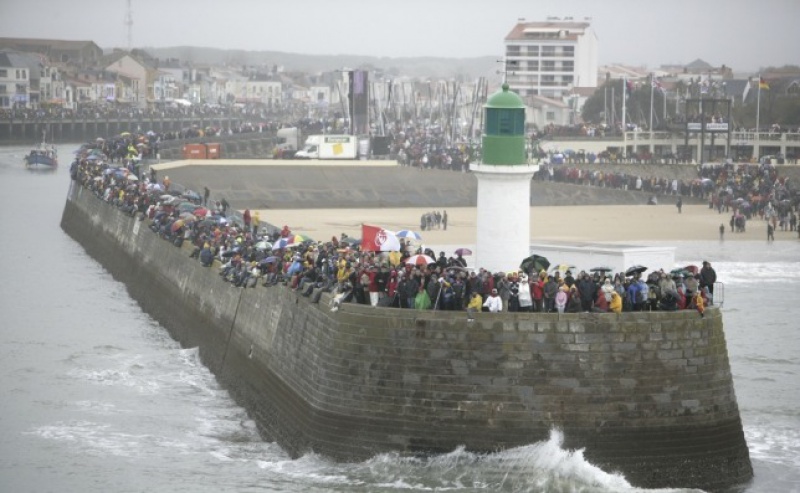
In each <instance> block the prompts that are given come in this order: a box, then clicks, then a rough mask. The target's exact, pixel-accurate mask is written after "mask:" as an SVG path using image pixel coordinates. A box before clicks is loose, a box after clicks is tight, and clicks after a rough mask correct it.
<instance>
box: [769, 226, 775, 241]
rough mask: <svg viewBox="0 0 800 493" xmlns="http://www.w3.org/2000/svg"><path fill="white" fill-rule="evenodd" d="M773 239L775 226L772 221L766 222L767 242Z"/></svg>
mask: <svg viewBox="0 0 800 493" xmlns="http://www.w3.org/2000/svg"><path fill="white" fill-rule="evenodd" d="M770 241H775V227H774V226H773V225H772V223H767V242H770Z"/></svg>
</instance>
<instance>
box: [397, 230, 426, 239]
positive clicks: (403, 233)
mask: <svg viewBox="0 0 800 493" xmlns="http://www.w3.org/2000/svg"><path fill="white" fill-rule="evenodd" d="M394 235H395V236H397V237H398V238H410V239H412V240H421V239H422V236H421V235H420V234H419V233H417V232H415V231H411V230H410V229H401V230H400V231H398V232H396V233H395V234H394Z"/></svg>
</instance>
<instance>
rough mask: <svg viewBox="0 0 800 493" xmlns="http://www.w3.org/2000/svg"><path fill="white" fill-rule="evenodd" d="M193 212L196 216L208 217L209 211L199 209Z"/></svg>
mask: <svg viewBox="0 0 800 493" xmlns="http://www.w3.org/2000/svg"><path fill="white" fill-rule="evenodd" d="M192 212H193V213H194V215H195V216H207V215H208V209H206V208H205V207H197V208H196V209H195V210H194V211H192Z"/></svg>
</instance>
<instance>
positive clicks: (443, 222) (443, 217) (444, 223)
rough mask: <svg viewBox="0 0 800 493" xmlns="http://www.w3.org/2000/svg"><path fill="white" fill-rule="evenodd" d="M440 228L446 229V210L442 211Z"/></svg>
mask: <svg viewBox="0 0 800 493" xmlns="http://www.w3.org/2000/svg"><path fill="white" fill-rule="evenodd" d="M442 229H444V230H445V231H447V211H444V212H443V213H442Z"/></svg>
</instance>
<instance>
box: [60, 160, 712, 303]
mask: <svg viewBox="0 0 800 493" xmlns="http://www.w3.org/2000/svg"><path fill="white" fill-rule="evenodd" d="M95 149H96V147H95ZM92 155H95V156H96V155H97V154H91V151H87V149H83V150H81V151H80V152H79V153H78V155H77V157H76V159H75V161H74V163H73V164H72V166H71V169H70V172H71V175H72V178H73V180H75V181H76V182H78V183H79V184H80V185H81V186H84V187H86V188H88V189H90V190H92V191H93V192H94V193H95V194H96V195H97V196H98V197H99V198H100V199H102V200H104V201H106V202H108V203H109V204H111V205H113V206H116V207H118V208H119V209H120V210H122V211H123V212H124V213H127V214H130V215H131V216H135V217H137V218H138V219H139V220H141V221H147V222H148V225H149V227H150V229H151V230H152V231H153V233H154V234H158V235H159V237H161V238H163V239H164V240H165V241H167V242H169V243H171V244H173V245H175V246H176V247H184V245H185V244H186V243H189V244H190V245H191V246H190V247H189V248H187V252H189V253H188V255H189V256H190V257H192V258H195V259H197V261H198V263H199V264H200V266H202V267H206V268H212V267H215V268H217V269H218V270H219V275H220V276H221V277H222V278H223V279H224V280H225V281H227V282H230V283H231V284H232V285H233V286H235V287H238V288H256V287H259V286H263V287H273V286H278V285H283V286H285V287H287V288H288V289H292V290H295V291H297V292H298V295H302V296H308V297H314V298H316V300H317V301H318V300H319V297H320V295H321V293H322V292H330V293H332V294H333V295H334V297H333V299H334V301H335V305H336V306H339V305H340V304H341V303H346V302H353V303H360V304H365V305H373V306H386V307H395V308H403V309H417V310H445V311H467V312H468V313H469V314H470V315H469V317H470V318H471V317H472V313H474V312H476V311H488V312H504V311H508V312H549V313H565V312H615V313H620V312H625V311H643V310H680V309H695V310H697V311H698V312H699V313H700V314H701V315H702V314H703V310H704V307H705V306H707V305H708V304H711V303H712V301H713V288H714V283H715V282H716V274H715V273H714V272H713V269H711V266H710V264H708V263H707V262H706V263H704V267H703V269H702V270H701V271H699V272H697V273H695V272H694V271H693V270H692V269H691V268H687V269H686V270H680V271H679V272H670V273H667V272H665V271H663V270H659V271H656V272H654V273H652V274H651V275H650V276H648V277H646V278H643V277H642V276H641V271H637V272H630V273H628V274H625V273H618V274H616V275H611V274H609V273H608V272H601V271H598V272H595V273H591V274H590V273H586V272H581V273H579V274H578V276H577V277H573V275H572V272H570V271H567V272H564V273H562V272H561V271H559V270H556V271H553V272H547V271H546V270H538V271H537V270H535V269H534V268H526V269H522V268H521V269H520V270H518V271H515V272H511V273H502V272H494V273H493V272H489V271H487V270H485V269H482V268H476V269H469V268H468V267H467V261H466V260H465V259H464V257H463V256H462V255H460V254H457V255H454V256H451V257H447V256H445V254H444V252H440V253H439V256H438V257H436V256H435V255H434V252H432V251H430V250H425V251H421V249H419V248H415V247H414V246H413V245H412V243H411V241H410V240H402V243H401V247H400V249H399V251H396V252H365V251H361V250H359V249H358V247H357V244H358V243H359V242H358V241H357V240H353V239H352V238H349V237H347V235H345V234H342V235H341V237H332V238H331V239H330V240H329V241H313V240H311V239H309V238H305V237H303V236H301V235H295V234H293V232H292V231H291V228H289V227H288V226H284V227H283V228H280V229H279V228H276V227H274V226H272V225H269V224H267V223H264V222H262V221H261V219H260V218H259V216H258V214H257V213H252V214H251V211H250V210H249V209H248V210H245V211H244V213H243V214H241V215H237V214H232V213H231V211H230V210H229V205H228V204H227V201H225V200H224V199H222V200H217V201H214V200H209V196H210V191H209V190H208V188H206V189H205V190H204V193H203V194H202V195H201V194H199V193H197V192H194V191H190V190H183V189H181V187H179V186H177V185H175V184H173V183H172V182H171V181H170V179H169V176H164V177H163V178H162V179H161V180H159V179H158V177H157V176H156V174H155V173H150V174H147V173H145V174H137V173H136V168H135V165H134V162H133V161H132V160H123V161H122V162H120V163H116V165H114V164H115V163H111V160H110V158H108V157H107V156H105V158H103V159H90V157H91V156H92ZM432 216H433V217H435V216H436V214H433V213H432ZM445 217H446V212H444V213H442V214H441V215H440V219H439V223H438V224H440V225H441V227H444V224H446V223H445V221H446V220H445V219H444V218H445ZM434 221H435V220H434ZM435 224H436V223H435V222H433V223H432V226H433V225H435ZM433 227H435V226H433ZM334 309H335V307H334Z"/></svg>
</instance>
